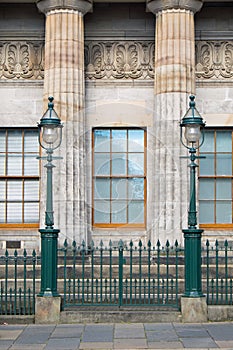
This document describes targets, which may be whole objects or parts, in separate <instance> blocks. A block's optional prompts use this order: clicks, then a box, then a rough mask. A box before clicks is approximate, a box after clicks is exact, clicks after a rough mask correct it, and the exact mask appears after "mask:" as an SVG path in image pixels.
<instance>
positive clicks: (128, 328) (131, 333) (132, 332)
mask: <svg viewBox="0 0 233 350" xmlns="http://www.w3.org/2000/svg"><path fill="white" fill-rule="evenodd" d="M114 338H145V330H144V327H143V324H130V325H129V324H126V325H122V324H120V325H118V324H116V325H115V332H114Z"/></svg>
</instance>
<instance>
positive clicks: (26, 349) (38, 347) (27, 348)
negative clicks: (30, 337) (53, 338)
mask: <svg viewBox="0 0 233 350" xmlns="http://www.w3.org/2000/svg"><path fill="white" fill-rule="evenodd" d="M45 346H46V344H13V345H12V347H10V350H44V348H45Z"/></svg>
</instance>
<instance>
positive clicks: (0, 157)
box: [0, 154, 5, 175]
mask: <svg viewBox="0 0 233 350" xmlns="http://www.w3.org/2000/svg"><path fill="white" fill-rule="evenodd" d="M0 175H5V154H0Z"/></svg>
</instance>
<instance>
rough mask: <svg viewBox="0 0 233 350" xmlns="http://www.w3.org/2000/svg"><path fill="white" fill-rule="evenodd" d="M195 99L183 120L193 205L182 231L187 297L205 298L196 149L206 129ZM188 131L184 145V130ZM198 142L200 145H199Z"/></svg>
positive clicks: (182, 125)
mask: <svg viewBox="0 0 233 350" xmlns="http://www.w3.org/2000/svg"><path fill="white" fill-rule="evenodd" d="M194 99H195V97H194V96H190V103H189V106H190V108H189V110H188V111H187V113H186V115H185V116H184V117H183V119H182V121H181V123H180V127H181V142H182V144H183V145H184V146H185V147H186V148H187V149H188V150H189V153H190V156H189V159H190V164H189V165H188V166H189V168H190V201H189V210H188V228H187V229H183V230H182V232H183V233H184V248H185V292H184V296H185V297H190V298H199V297H202V296H203V293H202V283H201V234H202V232H203V230H201V229H199V228H197V210H196V168H197V167H198V165H197V164H196V162H195V161H196V159H198V158H200V157H199V156H197V155H196V152H197V149H198V148H200V147H201V146H202V144H203V142H204V130H203V128H204V126H205V123H204V122H203V119H202V117H201V116H200V114H199V113H198V112H197V110H196V107H195V102H194ZM183 128H184V129H185V133H184V136H185V138H186V144H185V143H184V141H183V133H182V129H183ZM198 142H199V145H197V144H198Z"/></svg>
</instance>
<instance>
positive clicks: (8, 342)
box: [0, 340, 12, 350]
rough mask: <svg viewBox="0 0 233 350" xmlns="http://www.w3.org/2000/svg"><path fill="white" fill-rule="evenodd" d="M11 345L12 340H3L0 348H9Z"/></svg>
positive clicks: (0, 342)
mask: <svg viewBox="0 0 233 350" xmlns="http://www.w3.org/2000/svg"><path fill="white" fill-rule="evenodd" d="M11 345H12V340H1V341H0V350H8V349H9V348H10V346H11Z"/></svg>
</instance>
